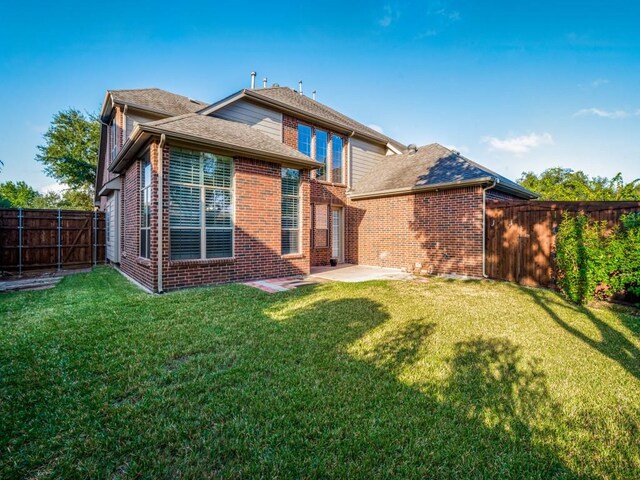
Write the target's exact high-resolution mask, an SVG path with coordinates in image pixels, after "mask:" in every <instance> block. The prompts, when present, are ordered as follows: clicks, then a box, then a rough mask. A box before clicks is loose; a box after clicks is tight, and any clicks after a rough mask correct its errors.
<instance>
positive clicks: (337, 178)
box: [331, 135, 344, 183]
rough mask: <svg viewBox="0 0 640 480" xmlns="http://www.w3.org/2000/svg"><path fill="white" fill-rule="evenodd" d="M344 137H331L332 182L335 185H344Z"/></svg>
mask: <svg viewBox="0 0 640 480" xmlns="http://www.w3.org/2000/svg"><path fill="white" fill-rule="evenodd" d="M343 150H344V149H343V148H342V137H339V136H338V135H332V136H331V181H332V182H333V183H343V181H344V179H343V175H342V165H343V161H342V156H343Z"/></svg>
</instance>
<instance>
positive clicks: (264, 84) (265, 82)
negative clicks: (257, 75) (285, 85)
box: [262, 77, 267, 88]
mask: <svg viewBox="0 0 640 480" xmlns="http://www.w3.org/2000/svg"><path fill="white" fill-rule="evenodd" d="M262 88H267V77H264V78H263V79H262Z"/></svg>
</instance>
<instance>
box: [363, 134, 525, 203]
mask: <svg viewBox="0 0 640 480" xmlns="http://www.w3.org/2000/svg"><path fill="white" fill-rule="evenodd" d="M487 177H491V178H497V179H498V182H499V183H498V184H497V186H496V189H499V190H500V189H502V190H505V189H507V190H509V191H510V193H512V194H514V195H518V196H522V197H523V198H532V197H535V195H534V194H532V193H531V192H529V191H528V190H526V189H525V188H523V187H521V186H520V185H518V184H517V183H515V182H512V181H511V180H509V179H508V178H505V177H503V176H502V175H498V174H497V173H495V172H493V171H491V170H489V169H488V168H485V167H483V166H482V165H479V164H477V163H475V162H473V161H471V160H469V159H467V158H465V157H463V156H462V155H460V154H459V153H456V152H454V151H452V150H449V149H448V148H445V147H443V146H442V145H439V144H437V143H434V144H431V145H425V146H423V147H420V148H419V149H418V151H417V152H416V153H414V154H409V153H405V154H402V155H391V156H388V157H385V158H384V159H383V160H382V161H380V162H379V163H378V164H377V165H376V166H375V167H374V168H373V169H372V170H371V171H370V172H368V173H367V174H366V175H364V176H363V177H361V178H360V179H359V180H358V181H357V182H356V183H355V184H354V185H353V186H352V193H353V194H354V195H368V194H375V193H379V192H386V191H390V190H391V191H393V190H402V189H420V188H428V187H429V186H435V185H441V186H455V184H458V183H466V182H473V181H474V180H480V179H486V178H487Z"/></svg>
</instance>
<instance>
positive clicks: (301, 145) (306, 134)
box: [298, 124, 311, 157]
mask: <svg viewBox="0 0 640 480" xmlns="http://www.w3.org/2000/svg"><path fill="white" fill-rule="evenodd" d="M298 151H299V152H300V153H303V154H305V155H307V156H308V157H310V156H311V127H309V126H307V125H303V124H299V125H298Z"/></svg>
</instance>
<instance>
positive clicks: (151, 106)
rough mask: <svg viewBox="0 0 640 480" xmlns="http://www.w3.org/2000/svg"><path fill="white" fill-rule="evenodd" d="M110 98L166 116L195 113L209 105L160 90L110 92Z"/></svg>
mask: <svg viewBox="0 0 640 480" xmlns="http://www.w3.org/2000/svg"><path fill="white" fill-rule="evenodd" d="M109 96H110V97H111V100H112V102H113V103H117V104H121V105H129V106H131V107H135V108H137V109H140V110H146V111H149V112H155V113H159V114H161V115H166V116H175V115H183V114H185V113H195V112H197V111H198V110H201V109H202V108H203V107H204V106H206V105H207V103H206V102H202V101H200V100H194V99H191V98H189V97H185V96H183V95H177V94H175V93H171V92H167V91H166V90H162V89H160V88H139V89H132V90H108V91H107V98H108V97H109ZM105 103H106V102H105Z"/></svg>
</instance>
